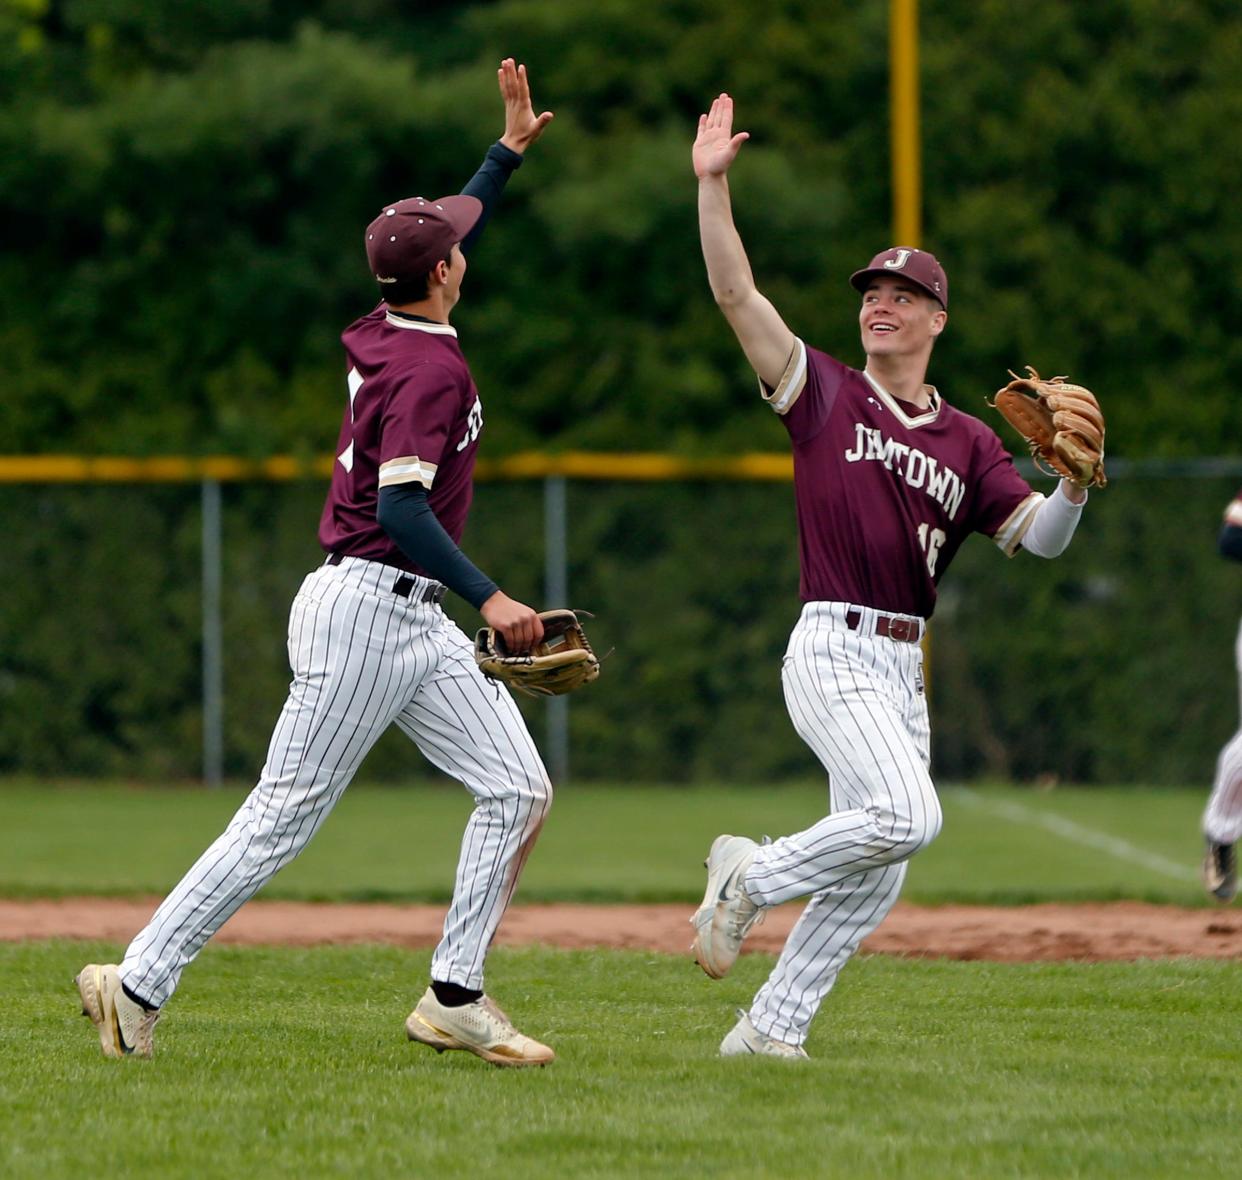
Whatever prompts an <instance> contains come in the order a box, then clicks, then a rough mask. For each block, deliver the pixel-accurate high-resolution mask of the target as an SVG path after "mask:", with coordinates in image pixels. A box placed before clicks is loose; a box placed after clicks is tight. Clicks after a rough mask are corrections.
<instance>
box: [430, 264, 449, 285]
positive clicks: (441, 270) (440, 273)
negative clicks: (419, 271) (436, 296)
mask: <svg viewBox="0 0 1242 1180" xmlns="http://www.w3.org/2000/svg"><path fill="white" fill-rule="evenodd" d="M448 276H449V264H448V261H447V260H446V259H443V258H442V259H440V261H439V262H437V263H436V267H435V270H433V271H432V272H431V277H432V278H433V279H434V280H435V281H436V282H437V283H439V284H440V286H441V287H443V286H444V284H445V283H447V282H448Z"/></svg>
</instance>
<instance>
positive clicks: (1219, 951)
mask: <svg viewBox="0 0 1242 1180" xmlns="http://www.w3.org/2000/svg"><path fill="white" fill-rule="evenodd" d="M157 900H158V899H155V898H151V899H138V900H119V899H109V898H65V899H60V900H55V901H42V900H35V901H14V900H0V940H5V941H22V940H27V939H43V938H84V939H104V940H108V941H115V942H127V941H128V940H129V939H130V938H131V937H132V936H133V934H134V933H135V932H136V931H137V930H138V929H139V928H140V927H141V926H142V925H143V924H144V923H145V922H146V920H147V919H148V918H149V917H150V915H151V911H152V910H153V909H154V907H155V904H156V901H157ZM692 909H693V907H691V906H681V905H619V906H592V905H518V906H514V907H513V908H512V909H510V911H509V913H508V914H507V915H506V916H505V920H504V923H503V925H502V926H501V928H500V933H499V934H498V935H497V939H496V941H497V943H498V944H499V945H502V946H521V945H531V944H543V945H546V946H557V947H567V948H582V947H621V948H626V949H630V950H654V951H666V952H669V953H673V954H678V953H684V952H685V951H686V950H687V949H688V947H689V944H690V927H689V924H688V921H689V917H690V913H691V910H692ZM797 916H798V907H797V906H781V907H778V908H777V909H775V910H773V911H772V912H771V913H769V914H768V915H767V918H766V921H765V922H764V923H763V924H762V925H761V926H758V927H756V928H755V930H754V932H753V933H752V934H751V936H750V938H749V939H748V940H747V943H746V948H747V950H748V951H749V950H755V951H770V952H771V951H777V950H779V949H780V946H781V943H782V942H783V941H784V939H785V936H786V935H787V934H788V933H789V930H790V928H791V927H792V925H793V923H794V921H795V920H796V918H797ZM443 918H444V908H443V907H441V906H425V905H379V904H375V905H370V904H368V905H309V904H303V903H298V902H281V901H255V902H252V903H251V904H249V905H247V906H245V907H244V908H243V909H242V910H241V911H240V912H238V913H237V914H236V915H234V917H233V919H232V920H231V921H230V922H229V923H228V924H227V925H226V926H225V927H224V928H223V929H222V930H221V931H220V933H219V934H218V935H217V936H216V940H217V941H218V942H222V943H234V944H244V945H269V946H270V945H283V946H315V945H321V944H325V943H363V942H369V943H390V944H394V945H398V946H406V947H430V946H434V945H435V943H436V941H437V940H438V939H439V936H440V924H441V922H442V921H443ZM863 950H864V951H869V952H871V953H873V954H892V955H911V956H920V957H936V958H949V959H985V960H989V961H992V962H1004V963H1031V962H1051V961H1058V960H1076V961H1080V962H1097V961H1103V960H1108V959H1148V958H1154V959H1159V958H1170V957H1175V956H1179V955H1190V956H1195V957H1200V958H1220V959H1225V958H1242V911H1239V910H1230V909H1219V910H1205V909H1177V908H1174V907H1171V906H1155V905H1146V904H1144V903H1141V902H1110V903H1107V904H1093V905H1086V904H1084V905H1033V906H1022V907H1015V908H995V907H988V906H937V907H933V908H924V907H919V906H913V905H905V904H898V905H897V906H896V907H895V908H894V910H893V912H892V913H891V914H890V915H889V917H888V919H887V920H886V921H885V923H884V925H883V926H881V927H880V929H879V930H878V931H876V933H875V934H873V935H872V936H871V937H870V938H869V939H867V941H866V942H865V943H864V944H863Z"/></svg>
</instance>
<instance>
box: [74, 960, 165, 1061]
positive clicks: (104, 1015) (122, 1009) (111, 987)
mask: <svg viewBox="0 0 1242 1180" xmlns="http://www.w3.org/2000/svg"><path fill="white" fill-rule="evenodd" d="M74 983H76V984H77V985H78V994H79V995H80V996H81V997H82V1015H83V1016H89V1017H90V1020H91V1023H92V1024H93V1025H94V1026H95V1027H96V1028H97V1029H98V1030H99V1043H100V1045H101V1046H102V1047H103V1051H104V1056H105V1057H151V1056H153V1055H154V1053H155V1036H154V1034H155V1022H156V1021H157V1020H159V1018H160V1013H159V1009H158V1008H157V1009H155V1010H154V1011H152V1010H149V1009H147V1008H144V1007H143V1006H142V1005H141V1004H139V1003H137V1002H136V1001H134V1000H131V999H130V998H129V996H127V995H126V994H125V991H124V989H123V988H122V987H121V972H120V970H119V969H118V968H117V965H116V964H115V963H104V964H99V963H88V964H87V965H86V966H85V967H83V968H82V970H81V971H79V972H78V974H77V975H76V976H75V977H74Z"/></svg>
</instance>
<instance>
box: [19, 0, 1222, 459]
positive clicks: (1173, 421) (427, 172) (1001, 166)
mask: <svg viewBox="0 0 1242 1180" xmlns="http://www.w3.org/2000/svg"><path fill="white" fill-rule="evenodd" d="M887 10H888V6H887V5H885V4H881V3H878V2H877V3H868V4H856V3H846V2H845V0H772V3H769V4H765V5H763V6H762V7H761V8H759V9H757V8H756V6H755V5H754V4H751V3H746V2H745V0H713V2H712V3H707V2H706V0H599V2H597V3H594V4H591V5H570V4H563V3H560V2H559V0H501V2H497V3H473V4H449V3H438V4H426V3H424V4H419V5H404V4H400V3H398V2H397V0H350V2H348V3H346V2H344V0H310V2H307V3H298V4H293V3H290V2H288V0H186V2H184V3H178V4H166V3H162V2H160V0H12V2H10V3H9V4H7V5H4V6H3V8H2V9H0V12H2V13H3V15H2V16H0V162H2V166H0V348H2V349H3V353H4V356H5V358H6V365H5V369H6V388H5V396H4V398H3V402H2V404H0V439H2V440H3V445H2V448H0V449H3V450H8V451H15V450H21V451H31V450H33V451H65V450H79V449H89V450H96V451H114V452H122V453H152V452H165V453H167V452H186V451H188V452H205V451H206V452H219V451H224V452H239V451H241V452H246V453H268V452H271V451H273V450H276V451H285V450H294V451H307V450H314V451H320V450H326V449H327V448H328V447H329V446H330V445H331V442H332V440H333V437H334V432H335V418H336V413H335V410H336V406H337V405H338V404H339V399H340V397H341V393H342V390H341V388H340V386H341V382H340V358H339V354H338V348H337V344H336V337H337V334H338V333H339V331H340V329H341V328H342V327H343V326H344V325H345V323H347V322H348V321H349V320H350V319H351V318H352V317H353V316H354V315H355V314H357V313H359V312H360V311H363V310H366V309H367V307H368V306H370V303H371V299H372V288H371V286H370V284H369V282H368V277H367V274H366V271H365V266H364V264H363V261H362V250H361V245H360V238H361V228H362V227H363V226H364V225H365V224H366V222H367V221H368V220H369V219H370V217H371V216H372V214H373V213H374V211H375V209H376V208H377V207H378V206H379V205H380V203H382V202H383V201H384V200H388V199H391V198H393V197H394V196H397V195H404V194H406V193H408V192H410V191H415V190H417V191H421V192H427V193H435V194H436V195H438V194H439V193H441V192H448V191H454V190H455V189H456V188H458V187H460V185H461V184H462V183H464V181H465V180H466V179H467V178H468V177H469V175H470V174H471V172H472V171H473V169H474V167H475V166H476V164H477V162H478V160H479V159H480V158H481V156H482V153H483V151H484V149H485V148H486V146H487V144H488V143H489V142H490V140H491V139H492V138H493V137H495V136H496V135H497V134H498V133H499V131H500V127H501V121H500V105H499V101H498V98H497V97H496V94H495V82H494V66H495V63H496V62H497V61H498V59H499V58H500V56H501V55H502V54H507V53H512V54H516V55H518V56H519V57H520V58H522V59H524V60H526V61H527V62H528V63H529V64H530V69H531V75H532V78H533V80H534V89H535V98H536V101H537V102H538V103H539V104H540V105H541V106H545V105H546V106H547V107H549V108H552V109H554V110H555V111H556V112H557V121H556V122H555V123H554V124H553V126H552V128H551V129H550V131H549V132H548V134H547V136H546V137H545V140H544V141H543V142H542V143H540V144H539V145H537V146H536V148H535V149H534V150H533V152H532V157H531V159H530V161H529V162H528V165H527V166H526V167H525V168H524V169H523V170H522V171H521V173H519V174H518V176H517V177H516V179H515V181H514V183H513V185H512V186H511V192H510V195H509V197H508V198H507V206H506V208H505V209H504V210H503V211H502V213H503V215H502V216H500V217H499V218H498V219H497V221H496V222H495V223H494V224H493V226H492V228H491V229H490V230H489V231H488V235H487V237H486V238H485V239H484V241H483V243H482V244H481V246H480V248H479V250H478V253H477V262H476V266H475V268H474V269H473V270H472V273H471V275H470V277H469V279H468V287H467V291H466V299H465V302H464V303H463V305H462V306H461V308H460V309H459V311H458V314H457V317H456V319H457V323H458V326H459V328H460V330H461V331H462V334H463V339H464V340H465V342H466V344H467V349H468V354H469V356H470V358H471V361H472V364H473V365H474V367H475V370H476V374H477V376H478V379H479V384H480V387H481V388H482V390H483V393H484V397H485V399H486V401H487V404H488V413H489V423H490V424H491V426H492V429H491V430H489V432H488V437H487V440H486V441H487V447H488V449H489V451H490V452H492V453H496V452H499V451H504V450H514V449H522V448H525V447H528V446H530V445H532V444H536V443H538V444H543V443H545V442H548V441H549V440H551V441H552V442H554V443H563V444H566V445H569V444H573V445H577V446H590V447H600V448H608V449H612V448H635V447H641V448H651V449H669V448H672V449H685V450H690V449H699V450H726V451H727V450H729V449H731V448H733V447H736V446H739V445H747V446H751V445H755V444H756V443H758V444H761V445H767V444H771V445H773V446H777V445H780V444H781V442H782V440H781V437H780V432H779V429H778V428H777V427H776V425H775V424H774V423H770V422H767V421H766V420H762V419H761V420H760V421H759V422H758V423H756V421H755V419H754V418H753V416H752V415H750V414H749V413H747V412H744V411H739V410H738V405H739V398H744V397H745V395H746V393H747V392H748V387H749V380H748V378H747V375H746V372H745V370H744V367H743V365H742V362H741V359H740V357H739V355H738V352H737V349H736V347H735V346H734V344H733V342H732V340H731V338H730V337H729V335H728V333H727V331H726V330H725V328H724V326H723V324H722V322H721V321H720V318H719V316H718V315H717V313H716V311H715V309H714V308H713V307H712V305H711V302H710V298H709V296H708V292H707V288H706V284H705V281H704V278H703V274H702V264H701V261H700V259H699V255H698V244H697V235H696V228H695V211H694V184H693V179H692V176H691V174H690V170H689V163H688V145H689V139H690V137H691V134H692V129H693V125H694V121H695V117H696V115H697V113H698V112H699V111H700V110H702V109H704V108H705V106H706V104H707V103H708V101H709V100H710V98H711V96H712V95H713V94H714V93H716V92H717V91H719V90H720V89H722V88H728V89H729V90H730V91H731V92H732V93H733V94H734V95H735V96H736V100H737V107H738V117H739V122H740V123H741V125H742V126H744V127H746V128H748V129H749V130H750V131H751V132H752V135H753V138H752V141H751V143H750V144H749V145H748V146H747V148H746V149H745V152H744V153H743V156H742V158H741V160H740V161H739V163H738V165H737V168H736V175H735V183H734V189H735V196H736V203H737V208H738V216H739V221H740V223H741V226H742V229H743V233H744V235H745V237H746V240H747V243H748V245H749V248H750V251H751V254H752V258H753V261H754V264H755V270H756V273H757V275H758V277H759V280H760V284H761V286H763V287H764V289H765V290H766V291H768V292H769V293H770V294H771V296H772V297H773V299H774V300H775V302H776V303H777V305H778V307H779V308H780V309H781V310H782V311H783V312H784V313H785V315H786V318H787V319H788V320H789V322H790V323H791V324H792V325H793V326H794V327H795V329H796V330H797V331H799V332H800V333H803V334H805V335H807V336H808V337H809V338H811V339H812V340H814V341H815V342H817V343H819V344H821V345H823V346H824V347H826V348H828V349H829V350H839V351H840V352H841V354H842V355H843V356H846V357H852V356H854V354H855V353H856V351H857V343H856V339H857V338H856V330H855V327H854V306H853V300H852V297H851V295H850V293H849V290H848V288H847V287H846V286H845V281H844V280H845V276H846V275H847V274H848V273H849V272H850V271H851V270H852V269H853V268H854V267H855V266H857V265H858V263H859V260H860V259H862V258H865V257H868V256H870V254H871V253H872V252H873V251H874V250H875V249H878V248H879V247H881V246H883V245H885V244H888V238H889V229H888V221H889V204H890V200H889V180H888V140H887V126H888V124H887V120H888V104H887V55H886V35H887V32H886V21H887ZM921 10H922V23H921V27H922V37H923V87H922V93H923V100H924V111H923V126H924V138H925V147H926V152H925V158H926V164H925V187H926V244H927V245H928V246H930V247H931V248H933V249H935V250H936V251H937V252H938V253H939V254H940V255H941V256H942V258H943V259H944V260H945V262H946V265H947V268H948V271H949V275H950V280H951V283H952V285H953V290H954V307H953V321H952V327H951V330H950V332H949V333H948V335H947V336H946V338H945V340H944V344H943V347H942V349H941V350H940V352H939V354H938V356H937V359H936V364H935V366H934V371H933V378H934V379H935V380H937V381H938V382H939V383H940V384H941V385H942V387H943V388H944V389H945V390H946V391H947V392H948V394H949V395H950V396H951V397H952V396H954V395H955V394H956V395H957V397H958V399H959V401H961V402H963V403H964V404H971V403H973V402H974V399H975V398H976V397H978V396H979V395H980V394H982V393H983V392H986V391H989V390H990V389H991V388H993V387H994V386H995V385H996V384H997V383H998V381H999V380H1000V378H1001V377H1003V375H1004V372H1005V369H1006V368H1007V367H1009V366H1011V365H1016V364H1020V363H1024V362H1028V361H1029V362H1031V363H1034V364H1036V365H1037V366H1046V367H1054V368H1058V369H1064V370H1068V371H1070V372H1071V373H1073V374H1075V375H1078V376H1080V377H1082V378H1084V379H1085V378H1089V379H1090V380H1091V382H1092V383H1093V384H1094V385H1096V386H1098V387H1099V388H1100V391H1101V393H1102V394H1103V395H1104V396H1105V397H1106V398H1108V400H1109V406H1110V411H1111V415H1112V417H1111V422H1110V424H1111V426H1112V431H1111V437H1110V442H1111V444H1112V449H1113V452H1114V453H1116V454H1124V453H1129V454H1151V453H1159V452H1163V453H1177V454H1191V453H1195V452H1200V451H1204V450H1207V451H1209V452H1215V451H1218V450H1219V449H1220V448H1221V445H1222V442H1221V440H1222V438H1224V439H1225V440H1229V439H1232V438H1236V437H1237V435H1238V433H1239V428H1240V427H1242V411H1240V410H1239V408H1238V405H1237V400H1236V399H1234V398H1233V397H1231V396H1230V393H1231V390H1230V385H1231V380H1232V377H1233V374H1234V373H1236V372H1237V371H1238V370H1239V367H1240V366H1242V342H1240V341H1239V340H1237V339H1235V338H1234V334H1233V333H1231V331H1230V329H1229V324H1230V323H1231V322H1232V321H1234V320H1236V319H1237V318H1238V316H1239V313H1240V312H1242V308H1240V307H1239V300H1240V299H1242V295H1240V294H1239V288H1238V284H1237V283H1236V282H1235V281H1234V276H1235V275H1236V274H1237V273H1238V272H1239V270H1242V219H1240V218H1239V216H1238V214H1237V213H1236V210H1235V206H1236V202H1235V200H1234V193H1235V192H1236V191H1237V190H1238V188H1239V182H1240V181H1242V159H1240V158H1239V155H1238V153H1237V152H1234V151H1230V150H1228V145H1229V143H1231V142H1232V135H1233V129H1234V125H1235V123H1236V121H1237V118H1238V115H1239V113H1240V112H1242V76H1240V75H1239V72H1238V71H1237V69H1236V64H1235V63H1236V62H1237V61H1238V60H1239V57H1240V55H1242V10H1239V8H1238V7H1237V5H1236V4H1233V3H1230V2H1229V0H1179V2H1176V3H1169V2H1168V0H1095V2H1093V3H1091V4H1076V3H1071V2H1070V0H1059V2H1049V3H1042V4H1038V5H1023V6H1021V11H1022V17H1021V20H1016V19H1015V6H1014V5H1013V3H1012V2H1010V0H925V2H924V3H923V4H922V5H921ZM1110 394H1111V397H1109V395H1110Z"/></svg>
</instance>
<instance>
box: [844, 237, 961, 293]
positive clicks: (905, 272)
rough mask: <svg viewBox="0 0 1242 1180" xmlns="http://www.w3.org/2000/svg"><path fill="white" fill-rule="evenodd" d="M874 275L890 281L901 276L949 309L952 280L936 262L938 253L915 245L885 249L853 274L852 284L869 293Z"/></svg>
mask: <svg viewBox="0 0 1242 1180" xmlns="http://www.w3.org/2000/svg"><path fill="white" fill-rule="evenodd" d="M873 275H888V276H889V277H890V278H892V277H894V276H896V275H900V276H901V277H902V278H904V279H908V280H909V281H910V282H912V283H913V284H914V285H915V286H916V287H922V288H923V290H924V291H926V292H927V293H928V295H930V296H931V297H932V298H933V299H938V300H939V301H940V306H941V307H943V308H945V309H947V308H948V306H949V280H948V279H947V278H945V276H944V267H943V266H941V265H940V263H939V262H937V261H936V256H935V255H934V254H929V253H928V252H927V251H926V250H916V249H914V247H913V246H893V247H891V248H890V249H888V250H883V251H881V252H880V253H879V254H877V255H876V256H875V257H874V258H873V259H872V260H871V261H870V262H869V263H868V264H867V265H866V266H864V267H863V268H862V270H856V271H855V272H854V273H853V274H852V275H850V282H851V283H852V284H853V285H854V286H855V287H856V288H857V289H858V290H859V291H865V290H866V289H867V283H868V282H869V281H870V279H871V278H872V276H873Z"/></svg>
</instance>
